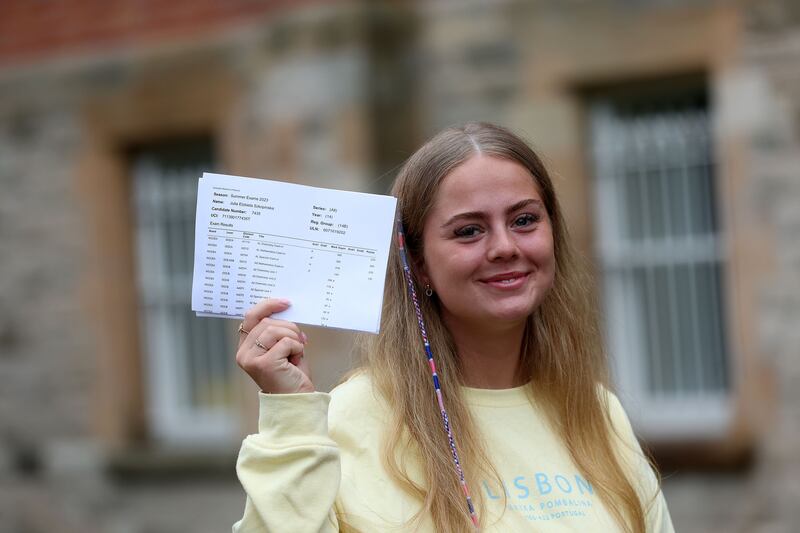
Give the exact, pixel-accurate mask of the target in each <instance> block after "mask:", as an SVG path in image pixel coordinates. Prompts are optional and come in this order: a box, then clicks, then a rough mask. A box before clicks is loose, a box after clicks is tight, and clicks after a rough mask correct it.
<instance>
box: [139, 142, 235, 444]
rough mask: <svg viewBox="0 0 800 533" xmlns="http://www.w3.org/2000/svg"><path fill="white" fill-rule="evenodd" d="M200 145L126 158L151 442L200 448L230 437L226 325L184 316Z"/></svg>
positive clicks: (165, 147) (206, 160)
mask: <svg viewBox="0 0 800 533" xmlns="http://www.w3.org/2000/svg"><path fill="white" fill-rule="evenodd" d="M212 167H213V161H212V151H211V144H210V142H209V141H207V140H200V141H186V142H174V143H167V144H162V145H159V146H155V147H151V148H147V149H142V150H139V151H137V152H136V153H135V155H134V158H133V184H132V185H133V193H134V199H135V200H134V201H135V205H134V209H135V216H136V226H135V233H136V241H137V245H138V257H137V260H138V266H139V268H138V279H139V295H140V302H141V304H140V316H141V318H142V320H141V323H142V326H143V328H142V338H143V341H144V342H143V346H144V347H145V351H146V353H145V361H146V376H147V377H148V382H147V387H146V391H147V399H148V403H149V406H150V420H151V423H152V430H153V436H154V437H155V438H156V439H157V440H160V441H162V442H165V443H172V444H187V443H192V444H207V443H208V442H211V441H215V440H224V439H225V438H226V437H228V436H231V435H233V434H234V431H235V427H234V426H233V421H234V420H235V417H233V416H231V414H232V413H231V410H232V406H233V395H232V389H231V376H232V366H233V365H232V363H231V360H230V359H231V346H232V344H231V343H232V339H230V338H229V335H228V333H227V331H228V330H229V329H230V324H228V323H227V322H226V321H224V320H221V319H212V318H198V317H196V316H195V315H194V313H193V312H192V311H191V305H190V304H191V286H192V265H193V261H194V220H195V205H196V199H197V179H198V177H199V176H200V175H201V174H202V172H203V171H204V170H209V169H211V168H212Z"/></svg>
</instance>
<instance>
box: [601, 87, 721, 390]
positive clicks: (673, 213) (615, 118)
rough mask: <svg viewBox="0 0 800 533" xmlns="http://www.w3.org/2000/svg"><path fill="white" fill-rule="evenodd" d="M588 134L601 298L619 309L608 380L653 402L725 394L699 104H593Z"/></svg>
mask: <svg viewBox="0 0 800 533" xmlns="http://www.w3.org/2000/svg"><path fill="white" fill-rule="evenodd" d="M592 133H593V135H592V142H593V155H594V164H595V173H596V176H597V184H596V189H597V195H596V198H597V204H598V209H597V210H596V211H597V213H598V218H597V223H598V232H599V239H598V241H599V249H600V250H599V251H600V258H601V261H602V266H603V272H604V276H605V283H604V286H605V291H606V294H605V299H606V301H608V302H622V305H618V304H614V305H607V306H606V307H607V316H606V322H607V326H608V334H609V339H610V346H612V347H613V349H614V350H615V352H616V353H614V354H612V355H614V356H615V359H616V360H617V361H619V362H620V363H619V364H618V365H617V366H618V368H615V375H616V376H619V379H620V380H622V381H623V382H624V383H622V384H621V385H623V387H624V388H627V389H629V390H635V391H639V394H641V395H643V396H645V397H649V398H654V399H661V400H664V399H667V400H668V399H669V398H680V397H687V396H698V395H709V394H711V395H713V394H717V393H724V392H725V391H727V388H728V386H729V381H730V380H729V378H728V370H729V369H728V364H727V356H726V349H725V342H724V341H725V331H724V327H723V325H724V317H723V307H722V302H721V294H722V291H721V279H722V275H723V272H724V268H723V256H722V247H721V239H720V235H719V224H718V221H717V217H716V210H715V201H716V199H715V191H714V182H713V170H714V166H713V161H712V159H711V157H712V150H711V145H710V142H709V138H710V135H709V119H708V111H707V109H706V106H705V104H704V103H703V99H702V98H696V97H691V98H676V99H674V100H669V99H660V100H658V101H649V102H645V101H644V100H642V99H641V98H639V99H638V101H637V102H636V104H635V105H632V104H626V103H625V102H621V101H619V100H614V99H608V100H604V101H598V102H597V104H596V105H595V107H594V112H593V121H592ZM632 361H635V362H636V364H631V362H632Z"/></svg>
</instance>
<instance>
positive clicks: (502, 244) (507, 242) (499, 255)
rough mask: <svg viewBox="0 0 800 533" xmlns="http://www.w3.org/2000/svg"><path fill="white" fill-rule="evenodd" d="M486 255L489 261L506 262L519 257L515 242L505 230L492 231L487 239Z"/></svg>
mask: <svg viewBox="0 0 800 533" xmlns="http://www.w3.org/2000/svg"><path fill="white" fill-rule="evenodd" d="M486 255H487V258H488V259H489V261H507V260H509V259H516V257H517V256H518V255H519V249H518V248H517V241H516V239H514V236H513V235H512V234H511V232H510V231H509V230H508V229H507V228H503V229H501V230H496V231H492V233H491V234H490V235H489V239H488V248H487V250H486Z"/></svg>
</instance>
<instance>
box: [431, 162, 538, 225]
mask: <svg viewBox="0 0 800 533" xmlns="http://www.w3.org/2000/svg"><path fill="white" fill-rule="evenodd" d="M528 198H533V199H536V200H539V201H541V200H542V198H541V195H540V193H539V188H538V186H537V184H536V181H535V180H534V178H533V176H532V175H531V173H530V172H529V171H528V169H526V168H525V167H523V166H522V165H521V164H519V163H517V162H516V161H512V160H510V159H504V158H500V157H496V156H488V155H476V156H473V157H471V158H470V159H468V160H467V161H465V162H464V163H462V164H461V165H459V166H458V167H456V168H455V169H453V171H451V172H450V173H449V174H448V175H447V176H445V178H444V179H443V180H442V183H441V184H440V185H439V189H438V191H437V192H436V198H435V200H434V203H433V209H432V211H431V216H437V215H438V216H448V215H450V216H451V215H453V214H455V212H461V211H492V210H494V209H500V210H502V209H504V208H505V207H508V206H510V205H513V204H515V203H517V202H519V201H520V200H524V199H528Z"/></svg>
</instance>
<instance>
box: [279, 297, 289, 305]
mask: <svg viewBox="0 0 800 533" xmlns="http://www.w3.org/2000/svg"><path fill="white" fill-rule="evenodd" d="M277 300H278V302H279V303H282V304H284V305H292V302H290V301H289V300H287V299H286V298H278V299H277Z"/></svg>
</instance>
